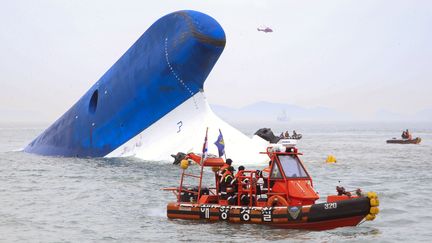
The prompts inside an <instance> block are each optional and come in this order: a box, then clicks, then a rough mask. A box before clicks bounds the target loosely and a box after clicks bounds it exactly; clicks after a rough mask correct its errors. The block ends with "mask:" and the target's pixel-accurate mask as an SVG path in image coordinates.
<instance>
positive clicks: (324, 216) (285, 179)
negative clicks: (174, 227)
mask: <svg viewBox="0 0 432 243" xmlns="http://www.w3.org/2000/svg"><path fill="white" fill-rule="evenodd" d="M263 153H264V154H267V155H268V156H269V158H270V166H269V167H268V168H266V169H264V170H263V171H259V170H245V169H244V168H242V167H239V171H238V172H237V174H235V175H234V173H232V172H233V168H232V167H227V165H226V164H225V161H224V160H223V159H222V158H201V156H200V155H196V154H192V153H190V154H187V155H186V157H184V159H183V160H182V161H181V163H180V164H181V168H182V174H181V179H180V185H179V187H173V188H165V189H164V190H167V191H172V192H173V193H174V195H175V196H176V198H177V200H176V201H175V202H170V203H168V205H167V216H168V218H170V219H187V220H207V221H228V222H231V223H252V224H263V225H269V226H273V227H279V228H289V229H306V230H327V229H333V228H337V227H344V226H356V225H358V224H359V223H361V222H363V221H366V220H373V219H374V218H375V216H376V215H377V214H378V212H379V209H378V206H379V200H378V198H377V194H376V193H374V192H368V193H366V194H364V193H362V192H361V190H360V189H357V190H356V192H355V195H351V193H350V192H346V191H345V189H343V188H342V187H337V192H338V194H337V195H329V196H327V200H326V201H325V202H321V203H316V201H317V200H318V199H319V196H318V194H317V193H316V192H315V190H314V188H313V182H312V178H311V176H310V175H309V173H308V172H307V170H306V168H305V166H304V165H303V163H302V162H301V160H300V158H299V155H301V153H299V152H298V151H297V148H295V147H293V146H292V145H289V146H283V145H281V144H271V145H270V146H269V147H268V148H267V151H266V152H263ZM192 161H195V162H196V163H197V164H198V165H199V166H200V174H191V173H190V172H187V168H188V165H189V163H190V162H192ZM192 163H193V162H192ZM221 167H222V168H224V167H225V168H228V169H227V171H222V173H224V174H223V175H222V174H221V169H220V168H221ZM206 168H211V169H212V171H213V173H214V176H215V180H214V181H213V183H214V184H213V183H212V184H213V185H212V186H210V187H206V186H204V182H203V171H204V169H206ZM240 168H241V170H240ZM230 173H231V174H230ZM187 177H191V178H195V179H196V182H197V184H196V185H193V186H189V185H186V181H189V182H190V181H191V180H192V179H191V178H189V179H188V180H186V178H187ZM230 177H232V178H234V179H233V180H230V183H228V184H227V183H226V182H227V180H226V179H227V178H230ZM353 194H354V193H353Z"/></svg>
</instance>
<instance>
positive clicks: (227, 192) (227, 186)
mask: <svg viewBox="0 0 432 243" xmlns="http://www.w3.org/2000/svg"><path fill="white" fill-rule="evenodd" d="M233 173H234V167H232V166H230V167H228V169H227V170H226V171H225V173H224V174H223V175H222V178H221V180H220V188H221V199H223V200H227V199H228V197H229V196H232V195H233V192H234V190H233V187H232V185H231V181H232V180H233V179H234V176H233Z"/></svg>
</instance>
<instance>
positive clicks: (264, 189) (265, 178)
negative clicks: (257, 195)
mask: <svg viewBox="0 0 432 243" xmlns="http://www.w3.org/2000/svg"><path fill="white" fill-rule="evenodd" d="M270 166H271V161H269V165H268V166H267V167H266V168H264V169H263V170H262V171H261V176H260V177H261V178H262V179H263V187H262V190H261V193H262V194H265V193H267V192H268V178H269V176H270Z"/></svg>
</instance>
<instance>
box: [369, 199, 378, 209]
mask: <svg viewBox="0 0 432 243" xmlns="http://www.w3.org/2000/svg"><path fill="white" fill-rule="evenodd" d="M370 205H371V207H378V206H379V200H378V198H372V199H371V200H370Z"/></svg>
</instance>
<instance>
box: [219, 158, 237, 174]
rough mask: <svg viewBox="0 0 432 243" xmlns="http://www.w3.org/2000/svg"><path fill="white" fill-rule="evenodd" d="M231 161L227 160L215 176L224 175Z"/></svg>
mask: <svg viewBox="0 0 432 243" xmlns="http://www.w3.org/2000/svg"><path fill="white" fill-rule="evenodd" d="M232 162H233V161H232V159H227V160H226V161H225V164H224V165H223V166H222V167H221V168H220V169H219V170H218V172H217V174H218V176H220V177H222V175H223V174H224V173H225V171H226V170H227V169H228V167H230V166H231V164H232Z"/></svg>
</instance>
